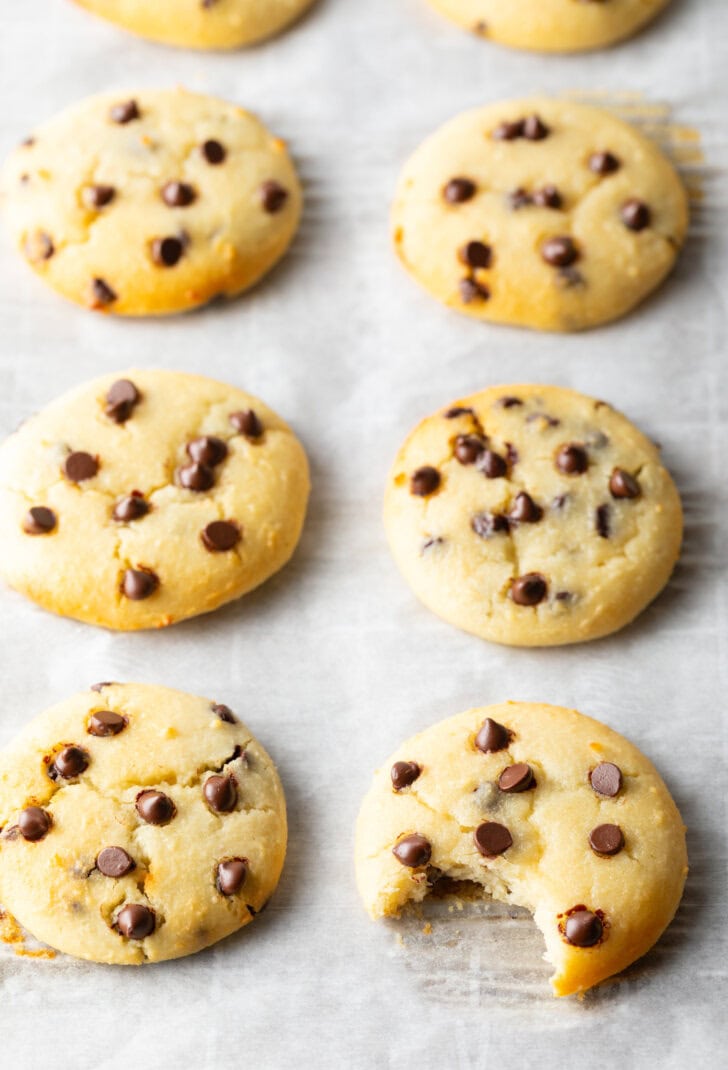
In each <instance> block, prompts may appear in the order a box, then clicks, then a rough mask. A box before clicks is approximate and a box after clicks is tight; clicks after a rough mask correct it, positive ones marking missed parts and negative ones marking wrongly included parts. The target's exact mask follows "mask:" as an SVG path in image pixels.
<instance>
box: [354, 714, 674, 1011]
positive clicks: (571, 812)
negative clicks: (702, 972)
mask: <svg viewBox="0 0 728 1070" xmlns="http://www.w3.org/2000/svg"><path fill="white" fill-rule="evenodd" d="M356 870H357V883H358V886H359V891H360V893H361V896H362V899H363V901H364V904H365V906H366V908H367V910H368V911H369V913H370V914H371V916H372V917H374V918H381V917H387V916H391V915H397V914H399V912H400V911H401V909H402V907H403V906H404V905H405V904H406V903H408V902H420V901H422V900H423V899H424V898H425V897H426V896H427V895H428V893H429V892H430V891H431V890H432V888H433V887H434V886H436V885H437V884H438V882H439V881H455V882H457V881H469V882H473V883H474V884H476V885H478V886H479V887H480V888H482V889H483V890H484V892H485V893H486V894H488V895H490V896H492V897H493V898H495V899H498V900H502V901H504V902H507V903H514V904H516V905H519V906H524V907H526V908H527V909H528V910H530V911H531V912H532V913H533V914H534V919H535V921H536V924H537V925H538V927H539V929H540V930H541V931H542V933H543V935H544V938H545V941H546V957H547V959H548V961H549V962H550V963H551V964H552V965H553V966H554V969H555V973H554V976H553V978H552V982H551V983H552V986H553V989H554V993H555V994H556V995H568V994H570V993H573V992H578V991H584V990H586V989H588V988H590V987H591V986H592V985H595V984H597V982H599V981H601V980H603V979H604V978H606V977H609V976H611V975H612V974H614V973H618V972H619V971H620V970H623V969H625V968H626V967H627V966H628V965H629V964H630V963H632V962H634V961H635V960H636V959H637V958H639V957H640V956H641V955H643V954H644V953H645V952H646V951H647V950H648V949H649V948H650V947H652V945H653V944H654V943H655V941H656V940H657V939H658V937H659V936H660V934H661V933H662V932H663V930H664V929H665V928H666V926H667V925H668V924H669V922H670V920H671V919H672V917H673V915H674V914H675V911H676V910H677V907H678V904H679V902H680V897H681V895H682V890H683V886H684V883H685V877H686V874H687V854H686V848H685V830H684V827H683V824H682V820H681V818H680V814H679V813H678V810H677V808H676V806H675V803H674V802H673V800H672V798H671V797H670V794H669V792H668V790H667V788H666V787H665V784H664V783H663V781H662V780H661V778H660V776H659V775H658V773H657V771H656V770H655V768H654V767H653V766H652V764H651V763H650V762H649V761H648V759H647V758H645V756H644V755H643V754H641V753H640V751H638V750H637V748H636V747H634V746H633V745H632V744H631V743H629V742H628V741H627V740H626V739H624V738H623V737H622V736H620V735H618V734H617V733H616V732H614V731H612V730H611V729H610V728H608V727H607V726H606V725H603V724H601V723H600V722H599V721H595V720H593V719H592V718H590V717H585V716H583V715H582V714H580V713H578V712H577V711H576V710H568V709H564V708H562V707H558V706H549V705H544V704H536V703H520V702H507V703H502V704H500V705H497V706H488V707H482V708H479V709H472V710H468V711H467V712H466V713H461V714H458V715H457V716H455V717H450V718H449V719H448V720H445V721H441V722H440V723H439V724H436V725H433V726H432V727H431V728H428V729H426V730H425V731H424V732H421V733H420V734H419V735H417V736H414V737H413V738H412V739H409V740H408V741H407V742H405V743H403V744H402V746H401V747H399V748H398V749H397V750H396V751H395V753H394V754H393V755H391V757H390V758H389V759H388V761H387V762H385V764H384V765H383V766H382V767H381V769H379V770H378V771H377V772H376V774H375V777H374V783H373V786H372V788H371V789H370V791H369V793H368V794H367V796H366V797H365V799H364V801H363V803H362V807H361V811H360V814H359V819H358V823H357V834H356Z"/></svg>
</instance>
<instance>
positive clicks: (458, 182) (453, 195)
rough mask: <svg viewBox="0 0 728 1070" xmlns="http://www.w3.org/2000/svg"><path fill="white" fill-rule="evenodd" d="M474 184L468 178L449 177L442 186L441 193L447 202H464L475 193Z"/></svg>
mask: <svg viewBox="0 0 728 1070" xmlns="http://www.w3.org/2000/svg"><path fill="white" fill-rule="evenodd" d="M476 189H477V187H476V185H475V183H474V182H473V181H471V179H469V178H451V179H450V181H449V182H448V183H447V185H446V186H445V187H444V188H443V191H442V195H443V197H444V198H445V200H446V201H447V203H448V204H464V203H465V201H469V200H471V199H472V198H473V197H474V196H475V193H476Z"/></svg>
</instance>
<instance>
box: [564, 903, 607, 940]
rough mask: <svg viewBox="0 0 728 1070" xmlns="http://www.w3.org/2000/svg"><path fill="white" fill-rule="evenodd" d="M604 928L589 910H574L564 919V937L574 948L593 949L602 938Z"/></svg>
mask: <svg viewBox="0 0 728 1070" xmlns="http://www.w3.org/2000/svg"><path fill="white" fill-rule="evenodd" d="M603 931H604V926H603V925H602V922H601V920H600V918H599V917H598V916H597V915H596V914H594V913H592V911H591V910H586V909H582V910H575V911H574V913H573V914H570V915H569V917H568V918H567V919H566V925H565V926H564V936H565V937H566V939H567V940H568V942H569V943H570V944H573V945H574V947H593V946H594V944H598V943H599V941H600V940H601V938H602V933H603Z"/></svg>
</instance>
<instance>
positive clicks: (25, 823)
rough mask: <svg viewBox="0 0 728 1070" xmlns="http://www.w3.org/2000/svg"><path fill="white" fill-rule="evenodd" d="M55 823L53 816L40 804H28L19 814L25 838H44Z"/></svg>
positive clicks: (19, 823) (33, 841) (31, 840)
mask: <svg viewBox="0 0 728 1070" xmlns="http://www.w3.org/2000/svg"><path fill="white" fill-rule="evenodd" d="M52 824H53V818H52V817H51V815H50V814H49V813H48V811H47V810H43V809H42V808H41V807H40V806H26V808H25V810H21V811H20V813H19V814H18V828H19V829H20V833H21V835H22V837H23V839H24V840H29V841H30V842H31V843H35V842H36V840H42V839H43V837H44V836H45V835H46V834H47V832H48V831H49V829H50V827H51V825H52Z"/></svg>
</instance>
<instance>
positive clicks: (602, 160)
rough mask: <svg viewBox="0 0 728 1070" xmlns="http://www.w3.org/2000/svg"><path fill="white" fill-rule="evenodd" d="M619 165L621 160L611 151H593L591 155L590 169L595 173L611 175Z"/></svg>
mask: <svg viewBox="0 0 728 1070" xmlns="http://www.w3.org/2000/svg"><path fill="white" fill-rule="evenodd" d="M619 167H620V163H619V160H618V159H617V157H616V156H614V155H613V154H612V153H611V152H593V153H592V154H591V156H590V157H589V170H590V171H593V172H594V174H595V175H611V174H613V173H614V172H615V171H618V170H619Z"/></svg>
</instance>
